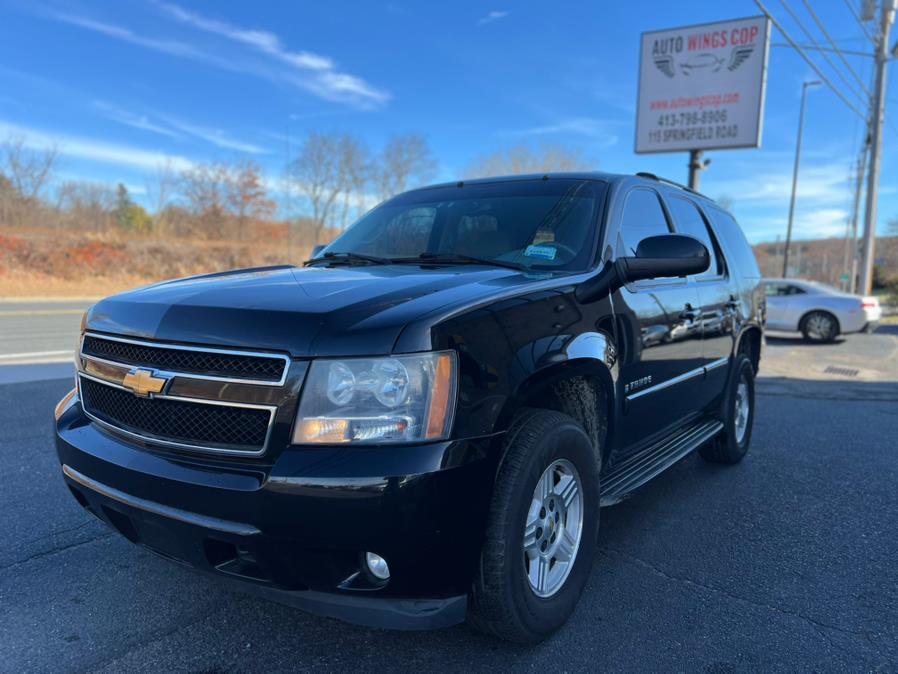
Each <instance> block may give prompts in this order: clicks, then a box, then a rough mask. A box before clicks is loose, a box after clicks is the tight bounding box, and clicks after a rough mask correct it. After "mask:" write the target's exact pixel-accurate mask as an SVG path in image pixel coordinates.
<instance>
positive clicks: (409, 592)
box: [56, 400, 494, 629]
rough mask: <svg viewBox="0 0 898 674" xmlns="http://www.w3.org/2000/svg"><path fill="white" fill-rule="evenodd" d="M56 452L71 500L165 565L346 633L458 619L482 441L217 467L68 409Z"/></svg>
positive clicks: (471, 564) (478, 501) (487, 483)
mask: <svg viewBox="0 0 898 674" xmlns="http://www.w3.org/2000/svg"><path fill="white" fill-rule="evenodd" d="M56 444H57V452H58V455H59V459H60V462H61V464H62V465H63V476H64V478H65V481H66V483H67V485H68V486H69V488H70V489H71V491H72V492H73V494H74V496H75V498H76V499H77V500H78V502H79V503H80V504H81V505H82V506H83V507H85V508H86V509H88V510H89V511H90V512H92V513H93V514H94V515H96V516H97V517H99V518H100V519H101V520H103V521H104V522H105V523H106V524H108V525H109V526H111V527H113V528H114V529H116V530H117V531H119V532H120V533H121V534H122V535H123V536H125V537H126V538H128V539H129V540H131V541H132V542H134V543H137V544H139V545H142V546H145V547H147V548H149V549H151V550H153V551H154V552H156V553H158V554H160V555H162V556H164V557H167V558H169V559H172V560H174V561H176V562H179V563H181V564H185V565H187V566H189V567H191V568H194V569H197V570H200V571H204V572H208V573H212V574H215V575H217V576H221V577H223V578H230V579H236V580H240V581H244V582H243V586H244V587H246V588H247V589H250V590H252V591H254V592H255V593H257V594H262V595H263V596H267V597H269V598H272V599H275V600H277V601H281V602H283V603H288V604H291V605H294V606H298V607H300V608H304V609H306V610H309V611H311V612H314V613H319V614H323V615H328V616H332V617H337V618H342V619H345V620H349V621H351V622H358V623H363V624H367V625H374V626H379V627H388V628H398V629H414V628H423V629H426V628H433V627H441V626H445V625H449V624H453V623H456V622H460V621H461V620H463V619H464V614H465V596H466V594H467V590H468V588H469V587H470V584H471V581H472V579H473V575H474V573H475V570H476V565H477V560H478V559H479V554H480V546H481V543H482V538H483V533H484V527H485V522H486V512H487V508H488V503H489V497H490V493H491V489H492V476H493V475H494V471H493V466H494V463H493V459H492V452H491V450H490V447H492V446H493V444H494V443H492V442H491V441H490V440H489V439H484V440H474V441H459V442H445V443H433V444H428V445H421V446H417V447H396V448H367V449H364V450H359V449H357V448H353V449H351V450H350V449H349V448H327V449H309V448H299V447H294V448H289V449H288V450H286V451H284V452H283V453H282V454H281V455H280V456H279V457H278V458H277V460H276V461H275V462H274V463H273V464H267V465H265V464H262V463H260V462H258V461H255V462H253V461H243V462H234V461H215V460H210V459H208V458H203V459H199V458H196V457H185V456H184V455H176V454H174V453H165V452H163V451H148V449H147V448H142V447H137V446H135V445H133V444H131V443H130V442H127V441H125V440H123V439H121V438H119V437H118V436H117V435H114V434H113V433H111V432H108V431H105V430H100V429H99V428H97V427H96V426H95V425H94V424H92V423H90V421H89V420H88V419H87V418H86V417H85V416H84V414H83V412H82V411H81V409H80V405H79V404H78V402H77V400H74V401H72V402H71V403H70V404H69V406H68V408H67V409H65V410H64V411H61V413H60V414H59V416H58V419H57V436H56ZM366 551H371V552H375V553H377V554H379V555H381V556H382V557H384V558H385V559H386V560H387V562H388V563H389V565H390V572H391V577H390V579H389V581H387V582H386V583H384V582H382V581H378V580H377V579H375V578H374V577H373V576H371V575H370V574H369V573H368V572H367V569H366V567H365V565H364V562H363V560H364V553H365V552H366Z"/></svg>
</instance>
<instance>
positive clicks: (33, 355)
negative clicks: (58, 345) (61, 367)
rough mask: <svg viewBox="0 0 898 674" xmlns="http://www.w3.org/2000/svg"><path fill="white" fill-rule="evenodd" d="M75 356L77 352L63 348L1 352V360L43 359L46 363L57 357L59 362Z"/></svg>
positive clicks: (26, 360)
mask: <svg viewBox="0 0 898 674" xmlns="http://www.w3.org/2000/svg"><path fill="white" fill-rule="evenodd" d="M74 357H75V352H74V351H72V350H68V351H65V350H63V351H30V352H26V353H4V354H0V362H8V361H16V362H29V361H32V362H33V361H41V362H44V363H48V362H52V360H57V359H58V361H59V362H62V361H64V360H67V359H72V358H74ZM51 359H52V360H51Z"/></svg>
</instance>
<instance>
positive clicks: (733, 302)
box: [727, 295, 739, 309]
mask: <svg viewBox="0 0 898 674" xmlns="http://www.w3.org/2000/svg"><path fill="white" fill-rule="evenodd" d="M738 308H739V300H737V299H736V296H735V295H730V299H729V301H728V302H727V309H738Z"/></svg>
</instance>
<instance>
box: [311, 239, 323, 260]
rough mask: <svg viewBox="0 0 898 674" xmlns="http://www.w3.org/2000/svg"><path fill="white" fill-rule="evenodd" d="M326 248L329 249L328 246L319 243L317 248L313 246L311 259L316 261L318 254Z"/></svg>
mask: <svg viewBox="0 0 898 674" xmlns="http://www.w3.org/2000/svg"><path fill="white" fill-rule="evenodd" d="M325 248H327V245H325V244H323V243H319V244H318V245H317V246H312V255H311V256H310V259H312V260H314V259H315V258H316V257H318V253H320V252H321V251H322V250H324V249H325Z"/></svg>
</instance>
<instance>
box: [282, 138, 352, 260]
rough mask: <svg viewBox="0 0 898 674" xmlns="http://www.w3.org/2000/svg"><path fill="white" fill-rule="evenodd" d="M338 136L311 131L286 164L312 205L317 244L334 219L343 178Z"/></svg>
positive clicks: (298, 187) (291, 175)
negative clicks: (289, 164)
mask: <svg viewBox="0 0 898 674" xmlns="http://www.w3.org/2000/svg"><path fill="white" fill-rule="evenodd" d="M339 148H340V139H339V137H338V136H336V135H333V134H323V133H317V132H314V131H313V132H311V133H309V135H308V136H306V139H305V140H304V141H303V144H302V147H301V148H300V150H299V155H298V156H297V158H296V160H295V161H294V162H293V163H292V164H291V166H290V167H289V176H290V180H291V181H292V182H294V183H295V184H296V187H297V189H298V190H299V191H300V193H301V194H303V195H304V196H305V197H306V199H308V202H309V206H311V208H312V220H313V221H314V223H315V225H314V237H315V240H314V241H313V242H312V243H318V242H319V241H320V239H321V233H322V232H323V231H324V228H325V227H328V226H330V225H331V224H332V222H333V217H334V208H335V204H336V203H337V199H338V197H339V196H340V193H341V191H342V190H343V188H344V184H345V179H344V176H343V173H342V171H341V169H340V159H339Z"/></svg>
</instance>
